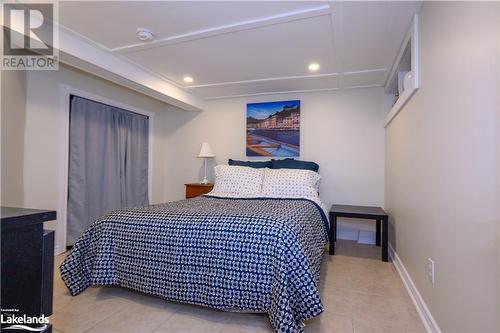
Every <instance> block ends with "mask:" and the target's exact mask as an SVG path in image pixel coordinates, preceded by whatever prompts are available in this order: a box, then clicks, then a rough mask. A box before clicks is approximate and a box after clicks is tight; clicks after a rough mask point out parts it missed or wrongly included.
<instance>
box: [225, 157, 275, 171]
mask: <svg viewBox="0 0 500 333" xmlns="http://www.w3.org/2000/svg"><path fill="white" fill-rule="evenodd" d="M227 164H229V165H239V166H246V167H251V168H256V169H261V168H270V167H271V161H258V162H257V161H237V160H232V159H229V160H228V161H227Z"/></svg>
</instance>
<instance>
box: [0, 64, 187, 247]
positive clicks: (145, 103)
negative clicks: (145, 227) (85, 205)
mask: <svg viewBox="0 0 500 333" xmlns="http://www.w3.org/2000/svg"><path fill="white" fill-rule="evenodd" d="M62 84H65V85H69V86H71V87H74V88H76V89H79V90H83V91H86V92H89V93H92V94H96V95H100V96H104V97H106V98H108V99H111V100H115V101H118V102H120V103H123V104H127V105H130V106H133V107H136V108H139V109H143V110H146V111H151V112H153V113H154V133H153V165H152V177H153V182H152V183H153V186H152V197H151V198H150V201H151V202H152V203H157V202H162V201H164V199H165V189H166V187H165V175H164V171H165V161H166V156H165V154H164V152H165V151H166V147H165V144H166V142H165V138H166V134H165V133H166V132H167V127H166V124H167V122H168V118H167V115H168V112H167V110H168V109H169V108H173V107H171V106H169V105H167V104H164V103H161V102H158V101H156V100H153V99H151V98H149V97H146V96H144V95H141V94H138V93H136V92H133V91H131V90H128V89H126V88H123V87H119V86H117V85H114V84H112V83H110V82H108V81H104V80H101V79H99V78H97V77H94V76H91V75H89V74H86V73H84V72H80V71H78V70H76V69H72V68H69V67H66V66H61V67H60V70H59V71H57V72H56V71H31V72H28V74H27V102H26V116H25V118H26V121H25V122H26V125H25V131H24V158H23V160H24V177H23V178H24V186H23V193H24V202H23V204H24V206H25V207H30V208H45V209H55V210H59V208H60V205H59V200H60V198H61V195H64V193H66V191H67V189H64V188H62V182H63V178H62V177H61V175H62V173H63V168H64V167H65V165H61V163H60V161H61V160H66V161H67V159H65V157H64V153H65V151H64V147H63V145H61V143H60V141H61V140H62V138H63V135H64V132H63V128H64V121H65V120H67V119H66V118H65V117H64V116H63V114H62V112H61V108H60V100H61V99H60V87H61V85H62ZM176 112H187V111H176ZM2 156H3V151H2ZM58 213H60V212H59V211H58ZM64 220H65V217H64V216H62V214H59V216H58V219H57V221H56V222H50V223H48V224H49V227H50V228H52V229H55V230H56V247H59V250H62V249H64V246H65V245H64V241H63V238H64V237H63V236H64V235H63V232H62V230H63V223H64Z"/></svg>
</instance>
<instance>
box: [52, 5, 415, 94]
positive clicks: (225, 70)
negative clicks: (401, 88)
mask: <svg viewBox="0 0 500 333" xmlns="http://www.w3.org/2000/svg"><path fill="white" fill-rule="evenodd" d="M420 4H421V3H420V1H416V2H408V1H403V2H324V1H322V2H311V1H309V2H296V1H274V2H263V1H248V2H236V1H234V2H221V1H218V2H207V1H204V2H193V1H186V2H180V1H178V2H172V1H168V2H167V1H156V2H149V1H148V2H146V1H136V2H129V1H112V2H87V1H82V2H73V1H68V2H60V5H59V6H60V7H59V21H60V23H61V24H62V25H63V26H65V27H66V28H68V29H70V30H71V31H73V32H74V33H75V34H77V35H81V36H84V37H86V38H87V39H89V40H90V41H92V42H93V43H95V44H97V45H99V46H100V47H101V48H102V49H104V50H105V51H107V52H110V53H112V54H115V55H119V56H120V57H122V58H124V59H126V60H127V61H128V62H130V63H132V64H133V65H136V66H137V67H139V68H142V69H146V70H148V71H149V72H151V73H153V74H155V76H157V77H159V78H160V79H163V80H165V81H167V82H171V83H174V84H175V85H177V86H179V87H181V88H185V89H186V90H187V91H189V92H191V93H193V94H195V95H198V96H201V97H204V98H207V99H208V98H220V97H228V96H240V95H254V94H265V93H275V92H286V91H306V90H325V89H341V88H355V87H365V86H383V85H384V84H385V80H386V77H387V75H388V73H389V71H390V69H391V67H392V63H393V61H394V58H395V57H396V54H397V52H398V50H399V47H400V45H401V42H402V40H403V38H404V35H405V33H406V31H407V29H408V27H409V25H410V22H411V18H412V17H413V14H415V13H417V12H418V10H419V8H420ZM137 28H147V29H150V30H151V31H152V32H153V33H154V36H155V38H154V40H153V41H152V42H140V41H139V40H138V39H137V36H136V30H137ZM311 62H317V63H319V64H320V65H321V68H320V70H319V71H318V72H316V73H310V72H309V71H308V69H307V66H308V64H309V63H311ZM186 75H189V76H192V77H193V78H194V80H195V81H194V82H193V83H191V84H187V83H185V82H184V81H183V77H184V76H186Z"/></svg>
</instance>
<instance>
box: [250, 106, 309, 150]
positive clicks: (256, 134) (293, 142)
mask: <svg viewBox="0 0 500 333" xmlns="http://www.w3.org/2000/svg"><path fill="white" fill-rule="evenodd" d="M246 150H247V156H277V157H297V156H299V153H300V100H293V101H279V102H265V103H249V104H247V146H246Z"/></svg>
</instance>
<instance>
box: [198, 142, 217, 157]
mask: <svg viewBox="0 0 500 333" xmlns="http://www.w3.org/2000/svg"><path fill="white" fill-rule="evenodd" d="M198 157H215V155H214V153H213V151H212V148H210V145H209V144H208V142H203V143H202V144H201V149H200V153H199V154H198Z"/></svg>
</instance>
